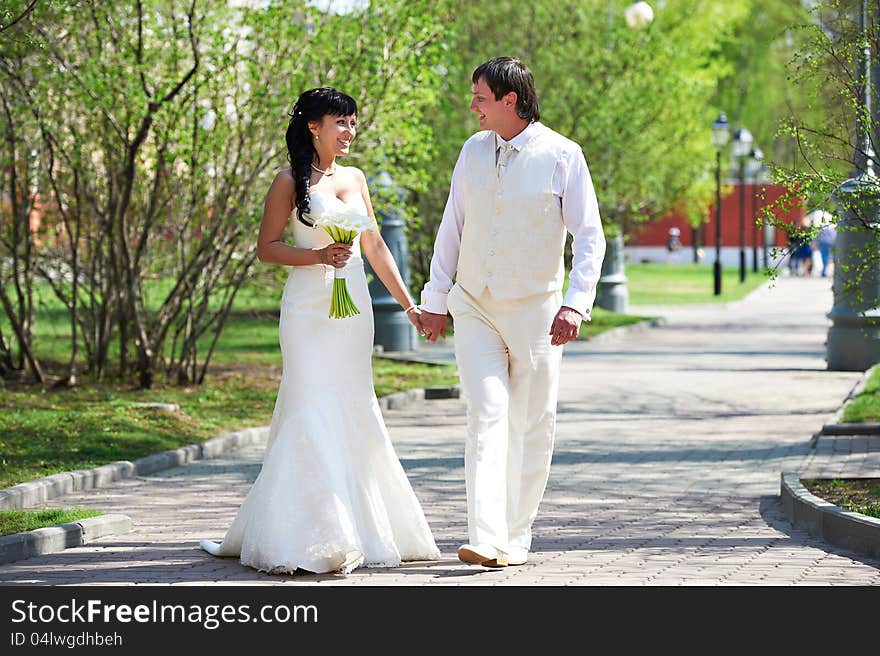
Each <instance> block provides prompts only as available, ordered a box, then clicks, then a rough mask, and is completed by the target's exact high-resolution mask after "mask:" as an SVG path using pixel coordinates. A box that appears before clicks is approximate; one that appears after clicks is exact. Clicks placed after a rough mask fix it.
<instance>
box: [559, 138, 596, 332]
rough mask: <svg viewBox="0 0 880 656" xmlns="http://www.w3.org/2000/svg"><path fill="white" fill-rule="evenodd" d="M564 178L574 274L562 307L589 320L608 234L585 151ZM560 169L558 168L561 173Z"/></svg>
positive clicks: (572, 158)
mask: <svg viewBox="0 0 880 656" xmlns="http://www.w3.org/2000/svg"><path fill="white" fill-rule="evenodd" d="M564 164H565V166H564V170H563V171H562V177H563V180H564V189H563V192H562V220H563V222H564V223H565V227H566V229H567V230H568V231H569V232H570V233H571V234H572V236H573V238H574V240H573V242H572V246H571V251H572V261H571V272H570V273H569V277H568V289H567V290H566V292H565V296H564V298H563V299H562V304H563V305H565V306H567V307H570V308H572V309H574V310H577V311H578V312H580V313H581V316H583V318H584V320H587V321H588V320H589V319H590V312H591V310H592V308H593V302H594V301H595V300H596V287H597V284H598V282H599V275H600V274H601V272H602V260H603V259H604V257H605V234H604V232H603V231H602V222H601V220H600V218H599V203H598V201H597V199H596V191H595V189H594V188H593V180H592V178H591V177H590V171H589V168H588V167H587V162H586V160H585V159H584V154H583V151H582V150H581V149H580V148H577V149H576V150H574V151H572V152H571V153H570V154H569V157H568V158H567V162H564ZM559 169H560V167H557V173H559V172H560V171H559Z"/></svg>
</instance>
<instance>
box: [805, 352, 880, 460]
mask: <svg viewBox="0 0 880 656" xmlns="http://www.w3.org/2000/svg"><path fill="white" fill-rule="evenodd" d="M877 367H880V364H875V365H874V366H873V367H870V368H869V369H868V370H867V371H865V373H864V374H862V377H861V378H860V379H859V381H858V382H857V383H856V384H855V385H854V386H853V388H852V389H851V390H850V391H849V394H847V395H846V398H845V399H844V400H843V403H842V404H841V405H840V407H839V408H838V409H837V411H836V412H835V413H834V414H833V415H832V416H831V417H830V418H829V419H828V421H826V422H825V423H824V424H823V425H822V428H820V429H819V431H818V432H817V433H815V434H814V435H813V437H812V439H811V440H810V447H813V448H815V446H816V444H817V443H818V442H819V438H820V437H821V436H822V435H878V434H880V423H874V422H865V423H856V422H851V423H844V422H842V421H840V420H841V419H842V418H843V413H844V411H845V410H846V406H847V405H848V404H849V402H850V401H852V400H853V399H854V398H855V397H857V396H858V395H859V394H861V393H862V390H864V389H865V385H866V384H867V382H868V380H869V379H870V378H871V376H872V375H873V373H874V370H875V369H877Z"/></svg>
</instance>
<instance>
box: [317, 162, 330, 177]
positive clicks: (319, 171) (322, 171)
mask: <svg viewBox="0 0 880 656" xmlns="http://www.w3.org/2000/svg"><path fill="white" fill-rule="evenodd" d="M312 168H313V169H315V170H316V171H317V172H318V173H323V174H324V175H327V176H330V175H333V174H334V173H336V167H335V166H334V167H331V168H329V169H327V170H326V171H325V170H324V169H319V168H318V167H317V166H315V164H314V163H312Z"/></svg>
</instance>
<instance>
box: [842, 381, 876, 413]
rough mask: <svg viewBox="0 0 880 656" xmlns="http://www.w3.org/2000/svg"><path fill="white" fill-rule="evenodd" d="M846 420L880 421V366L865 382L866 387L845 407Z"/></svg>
mask: <svg viewBox="0 0 880 656" xmlns="http://www.w3.org/2000/svg"><path fill="white" fill-rule="evenodd" d="M843 421H844V422H856V423H858V422H878V421H880V367H877V368H876V369H875V370H874V373H872V374H871V377H870V378H869V379H868V380H867V381H866V382H865V388H864V389H863V390H862V391H861V392H860V393H859V394H858V395H857V396H856V397H854V398H853V399H852V400H851V401H850V402H849V403H847V404H846V407H845V408H844V409H843Z"/></svg>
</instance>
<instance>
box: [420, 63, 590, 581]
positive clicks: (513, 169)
mask: <svg viewBox="0 0 880 656" xmlns="http://www.w3.org/2000/svg"><path fill="white" fill-rule="evenodd" d="M472 82H473V86H472V92H473V100H472V101H471V106H470V108H471V110H473V111H474V112H476V113H477V115H478V116H479V119H480V129H481V131H480V132H477V133H476V134H474V135H473V136H472V137H470V138H469V139H468V140H467V141H466V142H465V144H464V146H463V147H462V149H461V153H460V154H459V157H458V161H457V162H456V164H455V169H454V170H453V173H452V184H451V187H450V192H449V198H448V200H447V203H446V209H445V211H444V212H443V218H442V220H441V222H440V228H439V229H438V232H437V239H436V242H435V244H434V254H433V257H432V259H431V274H430V280H429V281H428V282H427V284H426V285H425V288H424V290H423V291H422V304H421V309H422V315H421V322H422V331H423V333H424V334H425V335H426V336H427V338H428V340H429V341H430V342H432V343H433V342H436V341H437V337H438V336H442V337H445V336H446V313H447V311H448V312H449V313H450V314H451V315H452V317H453V319H454V321H455V357H456V361H457V363H458V369H459V375H460V377H461V382H462V387H463V390H464V393H465V396H466V398H467V440H466V443H465V479H466V488H467V514H468V539H469V543H468V544H465V545H462V546H461V547H460V548H459V550H458V557H459V559H460V560H462V561H463V562H466V563H472V564H478V565H483V566H486V567H505V566H507V565H521V564H523V563H525V562H526V560H527V559H528V554H529V549H530V547H531V542H532V531H531V527H532V523H533V522H534V520H535V516H536V514H537V512H538V504H539V503H540V502H541V497H542V496H543V495H544V488H545V487H546V485H547V477H548V475H549V473H550V459H551V456H552V453H553V438H554V431H555V426H556V399H557V392H558V386H559V365H560V362H561V359H562V348H561V347H562V345H563V344H565V343H567V342H570V341H571V340H573V339H575V338H576V337H577V334H578V330H579V328H580V325H581V322H582V321H589V319H590V309H591V308H592V305H593V300H594V299H595V296H596V283H597V281H598V279H599V273H600V270H601V266H602V258H603V257H604V254H605V238H604V236H603V233H602V225H601V222H600V220H599V210H598V204H597V201H596V194H595V192H594V190H593V183H592V180H591V179H590V173H589V170H588V169H587V164H586V161H585V160H584V155H583V152H582V151H581V148H580V146H578V145H577V144H576V143H574V142H573V141H570V140H569V139H566V138H565V137H563V136H561V135H559V134H557V133H556V132H554V131H553V130H551V129H550V128H548V127H546V126H544V125H543V124H541V123H539V122H538V118H539V113H538V98H537V94H536V92H535V83H534V79H533V78H532V74H531V71H529V69H528V68H527V67H526V66H525V65H524V64H523V63H522V62H520V61H519V60H516V59H512V58H510V57H497V58H495V59H492V60H490V61H487V62H485V63H484V64H481V65H480V66H478V67H477V69H476V70H475V71H474V73H473V76H472ZM566 231H568V232H570V233H571V234H572V235H573V237H574V241H573V245H572V253H573V261H572V269H571V273H570V274H569V287H568V291H567V292H566V294H565V297H564V298H563V296H562V285H563V277H564V268H563V249H564V246H565V240H566ZM453 279H454V281H455V282H453Z"/></svg>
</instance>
